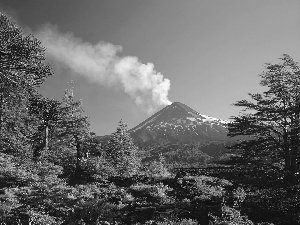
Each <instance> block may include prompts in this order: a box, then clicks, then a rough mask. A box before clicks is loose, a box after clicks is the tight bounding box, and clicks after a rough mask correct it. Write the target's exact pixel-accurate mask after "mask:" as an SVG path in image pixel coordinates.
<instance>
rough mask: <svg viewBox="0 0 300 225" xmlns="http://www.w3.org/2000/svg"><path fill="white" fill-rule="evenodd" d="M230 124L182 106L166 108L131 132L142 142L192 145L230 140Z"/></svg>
mask: <svg viewBox="0 0 300 225" xmlns="http://www.w3.org/2000/svg"><path fill="white" fill-rule="evenodd" d="M228 122H229V121H226V120H221V119H217V118H213V117H210V116H206V115H202V114H200V113H198V112H196V111H195V110H193V109H192V108H190V107H188V106H187V105H185V104H182V103H180V102H174V103H172V104H171V105H169V106H166V107H165V108H163V109H162V110H160V111H158V112H157V113H155V114H154V115H153V116H151V117H150V118H148V119H147V120H145V121H144V122H142V123H141V124H139V125H138V126H136V127H134V128H132V129H131V130H130V132H131V135H132V137H133V138H134V139H135V140H138V141H140V142H149V141H158V140H167V141H168V142H193V141H202V140H211V141H219V140H226V139H227V124H228Z"/></svg>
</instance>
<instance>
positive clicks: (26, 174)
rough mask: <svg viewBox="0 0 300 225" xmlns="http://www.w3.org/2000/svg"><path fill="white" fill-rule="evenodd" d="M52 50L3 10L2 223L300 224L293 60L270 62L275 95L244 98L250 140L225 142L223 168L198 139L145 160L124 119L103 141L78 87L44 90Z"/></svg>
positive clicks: (240, 119) (243, 124)
mask: <svg viewBox="0 0 300 225" xmlns="http://www.w3.org/2000/svg"><path fill="white" fill-rule="evenodd" d="M45 51H46V49H45V48H44V47H43V45H42V43H41V42H40V41H39V40H38V39H37V38H35V37H34V36H33V35H26V34H24V33H23V31H22V30H21V28H19V27H18V26H17V25H16V24H15V23H13V22H11V21H10V19H9V18H8V17H6V16H5V15H4V14H1V13H0V222H1V224H7V225H8V224H19V225H21V224H22V225H23V224H24V225H25V224H31V225H33V224H36V225H43V224H47V225H52V224H53V225H54V224H78V225H79V224H80V225H83V224H98V225H100V224H159V225H164V224H178V225H179V224H186V225H188V224H191V225H192V224H201V225H203V224H211V225H221V224H271V223H274V224H300V214H299V210H298V209H299V207H300V206H299V197H300V193H299V182H298V175H299V164H300V163H299V160H300V153H299V145H300V142H299V133H300V126H299V111H298V110H299V101H300V100H299V93H298V86H299V85H298V84H299V82H300V73H299V71H300V69H299V65H298V64H297V63H296V62H294V60H293V59H292V58H291V57H290V56H288V55H283V58H282V59H281V63H279V64H267V66H266V72H263V73H262V74H261V78H262V81H261V84H262V85H264V86H266V87H268V88H269V90H268V91H266V92H264V93H263V94H250V97H251V98H252V100H253V101H254V102H250V101H246V100H242V101H238V102H237V103H235V105H236V106H241V107H244V108H246V109H247V110H249V111H243V113H242V114H240V116H237V117H234V118H233V122H232V123H230V124H229V136H231V137H238V138H237V139H241V140H240V141H238V142H235V143H236V144H234V145H231V146H230V147H228V152H226V154H224V155H222V154H223V153H222V151H223V148H222V151H221V150H220V149H221V147H220V146H219V147H218V145H216V146H217V147H218V149H216V150H215V153H214V154H215V155H218V159H219V160H218V162H213V166H214V168H219V169H218V170H214V169H212V168H209V167H210V164H211V163H210V159H211V158H212V156H209V154H208V152H209V151H208V150H207V151H208V152H203V151H200V150H199V148H198V147H199V146H197V145H193V146H189V147H181V148H178V149H177V151H173V152H172V153H168V154H165V156H164V155H163V154H159V153H158V154H157V156H158V157H157V158H154V159H153V160H152V161H149V160H148V161H147V164H145V163H144V164H143V162H144V161H145V160H143V156H146V155H147V154H146V153H145V149H144V150H143V149H139V148H138V147H137V146H136V145H135V144H134V142H133V139H132V138H131V136H130V133H129V132H128V128H127V125H126V123H125V122H124V121H122V120H121V121H120V122H119V124H118V126H117V129H116V132H114V133H113V134H111V135H110V137H109V140H108V141H107V142H106V143H105V144H101V143H99V141H98V139H97V137H96V134H95V133H93V132H91V131H90V123H89V119H88V117H87V116H86V115H85V114H84V110H83V107H82V102H81V101H79V100H77V99H76V98H75V88H74V87H73V86H72V84H71V83H70V84H69V88H68V89H67V90H65V93H62V98H61V99H60V100H57V99H50V98H46V97H44V96H42V95H41V94H40V93H39V91H38V87H40V85H42V84H43V83H44V82H47V78H48V77H50V76H52V75H53V74H54V72H53V71H52V69H51V67H50V66H49V65H47V64H46V63H45ZM239 137H241V138H239ZM154 151H155V150H154ZM141 153H142V154H141ZM191 162H192V164H193V165H194V166H195V167H197V166H199V167H202V172H201V171H200V170H199V171H200V172H199V171H198V172H197V171H196V170H195V169H194V170H190V171H189V170H188V169H187V168H186V167H188V165H190V163H191ZM216 164H217V166H216ZM225 164H226V165H225ZM211 165H212V164H211ZM181 167H182V168H183V167H185V169H180V168H181ZM174 168H176V169H174ZM203 168H206V169H203ZM220 168H221V169H220ZM204 170H205V172H203V171H204ZM263 221H268V222H270V223H267V222H263Z"/></svg>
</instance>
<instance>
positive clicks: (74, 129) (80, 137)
mask: <svg viewBox="0 0 300 225" xmlns="http://www.w3.org/2000/svg"><path fill="white" fill-rule="evenodd" d="M60 110H61V112H60V114H61V115H60V123H59V129H58V134H57V140H58V143H59V145H64V146H67V147H71V148H75V151H76V169H75V174H76V175H79V174H80V173H81V162H82V160H83V159H84V157H85V156H86V154H87V152H85V149H83V148H82V146H83V144H84V141H85V140H87V139H88V138H89V136H90V132H89V126H90V123H89V120H88V117H87V116H84V115H83V113H84V111H83V108H82V102H81V101H78V100H76V99H75V96H74V87H72V86H71V88H70V89H68V90H66V91H65V95H64V98H63V100H62V105H61V109H60Z"/></svg>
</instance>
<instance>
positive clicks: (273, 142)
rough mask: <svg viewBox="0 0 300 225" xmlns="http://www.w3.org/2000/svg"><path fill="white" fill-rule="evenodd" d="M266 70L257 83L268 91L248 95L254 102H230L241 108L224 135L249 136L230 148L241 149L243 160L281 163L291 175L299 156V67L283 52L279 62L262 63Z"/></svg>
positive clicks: (293, 172) (294, 171)
mask: <svg viewBox="0 0 300 225" xmlns="http://www.w3.org/2000/svg"><path fill="white" fill-rule="evenodd" d="M266 69H267V71H265V72H263V73H262V74H261V75H260V77H261V78H262V80H261V85H262V86H265V87H267V88H268V90H267V91H265V92H263V93H262V94H249V96H250V97H251V99H252V100H253V101H254V102H252V101H247V100H241V101H238V102H237V103H235V104H234V105H235V106H239V107H244V108H245V109H244V110H243V111H244V113H242V114H240V115H239V116H237V117H233V119H234V122H232V123H230V124H229V134H228V135H229V136H231V137H234V136H241V135H242V136H248V137H249V138H246V139H241V141H240V143H238V144H237V145H234V146H232V147H231V148H232V149H242V150H243V151H242V155H243V158H244V159H246V161H247V162H249V160H250V161H259V162H262V161H264V159H266V162H267V163H268V164H269V165H272V164H274V163H281V162H283V163H284V169H285V171H286V172H288V173H289V174H291V175H294V174H295V173H296V171H297V167H298V166H299V156H300V152H299V143H300V142H299V133H300V126H299V125H300V123H299V115H300V111H299V110H300V105H299V103H300V99H299V96H300V92H299V91H300V90H299V85H300V67H299V65H298V63H297V62H295V61H294V60H293V59H292V58H291V57H290V56H289V55H283V58H281V63H278V64H266Z"/></svg>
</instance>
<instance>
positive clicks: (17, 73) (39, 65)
mask: <svg viewBox="0 0 300 225" xmlns="http://www.w3.org/2000/svg"><path fill="white" fill-rule="evenodd" d="M44 60H45V48H44V47H42V46H41V42H40V41H39V40H38V39H37V38H35V37H33V36H32V35H24V34H23V33H22V30H21V29H20V28H19V27H18V26H17V25H16V24H15V23H13V22H11V21H10V20H9V19H8V18H7V17H6V16H5V15H4V14H2V13H0V144H1V145H2V146H1V147H2V149H7V148H8V149H11V148H14V140H15V139H18V140H19V139H20V138H21V139H22V136H23V137H24V136H25V135H24V133H22V132H21V133H20V132H16V131H15V130H16V129H17V128H19V127H18V126H19V125H20V123H21V121H20V118H22V116H23V115H21V114H24V113H26V112H25V111H26V101H27V100H28V96H29V95H31V94H32V93H34V92H36V89H35V88H36V87H37V86H39V85H40V84H42V83H43V82H44V81H45V79H46V78H47V77H48V76H50V75H52V70H51V68H50V67H49V66H47V65H45V64H44V62H43V61H44ZM8 120H9V121H11V123H8V122H7V121H8ZM11 127H14V129H8V128H11ZM12 131H14V132H12ZM16 148H17V147H16Z"/></svg>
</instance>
